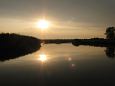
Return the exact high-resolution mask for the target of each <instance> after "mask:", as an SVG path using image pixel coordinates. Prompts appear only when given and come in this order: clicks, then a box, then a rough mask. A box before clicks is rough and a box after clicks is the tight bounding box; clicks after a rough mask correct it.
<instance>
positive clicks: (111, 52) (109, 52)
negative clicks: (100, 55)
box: [105, 47, 115, 58]
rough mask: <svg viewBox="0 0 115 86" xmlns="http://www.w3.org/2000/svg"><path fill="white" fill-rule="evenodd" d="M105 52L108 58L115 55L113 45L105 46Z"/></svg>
mask: <svg viewBox="0 0 115 86" xmlns="http://www.w3.org/2000/svg"><path fill="white" fill-rule="evenodd" d="M105 53H106V55H107V56H108V57H109V58H114V57H115V47H107V48H106V50H105Z"/></svg>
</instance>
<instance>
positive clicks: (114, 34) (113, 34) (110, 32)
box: [105, 27, 115, 40]
mask: <svg viewBox="0 0 115 86" xmlns="http://www.w3.org/2000/svg"><path fill="white" fill-rule="evenodd" d="M105 34H106V38H107V39H110V40H113V39H115V27H108V28H107V29H106V33H105Z"/></svg>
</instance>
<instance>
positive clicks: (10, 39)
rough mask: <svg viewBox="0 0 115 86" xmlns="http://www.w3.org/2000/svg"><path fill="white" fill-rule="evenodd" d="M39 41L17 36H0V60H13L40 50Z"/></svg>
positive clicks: (4, 34)
mask: <svg viewBox="0 0 115 86" xmlns="http://www.w3.org/2000/svg"><path fill="white" fill-rule="evenodd" d="M40 42H41V41H40V40H39V39H37V38H34V37H31V36H23V35H18V34H14V33H13V34H9V33H1V34H0V60H1V61H4V60H6V59H7V60H8V59H13V58H15V57H19V56H23V55H26V54H28V53H32V52H35V51H37V50H39V49H40V47H41V45H40Z"/></svg>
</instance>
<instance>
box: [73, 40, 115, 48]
mask: <svg viewBox="0 0 115 86" xmlns="http://www.w3.org/2000/svg"><path fill="white" fill-rule="evenodd" d="M72 44H73V45H75V46H79V45H89V46H99V47H109V46H114V47H115V40H110V39H104V38H91V39H74V40H73V41H72Z"/></svg>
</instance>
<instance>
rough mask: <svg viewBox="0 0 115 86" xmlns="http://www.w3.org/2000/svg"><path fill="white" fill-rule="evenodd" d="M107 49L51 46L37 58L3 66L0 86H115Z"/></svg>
mask: <svg viewBox="0 0 115 86" xmlns="http://www.w3.org/2000/svg"><path fill="white" fill-rule="evenodd" d="M106 50H107V48H104V47H103V48H100V47H90V46H79V47H76V46H73V45H72V44H60V45H56V44H47V45H43V46H42V47H41V49H40V50H39V51H37V52H35V53H33V54H29V55H26V56H23V57H18V58H16V59H11V60H6V61H4V62H0V86H38V85H39V86H81V85H94V84H95V85H96V84H97V85H104V84H109V85H110V84H115V83H114V80H115V74H114V73H115V59H114V58H110V57H108V55H106V52H105V51H106Z"/></svg>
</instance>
